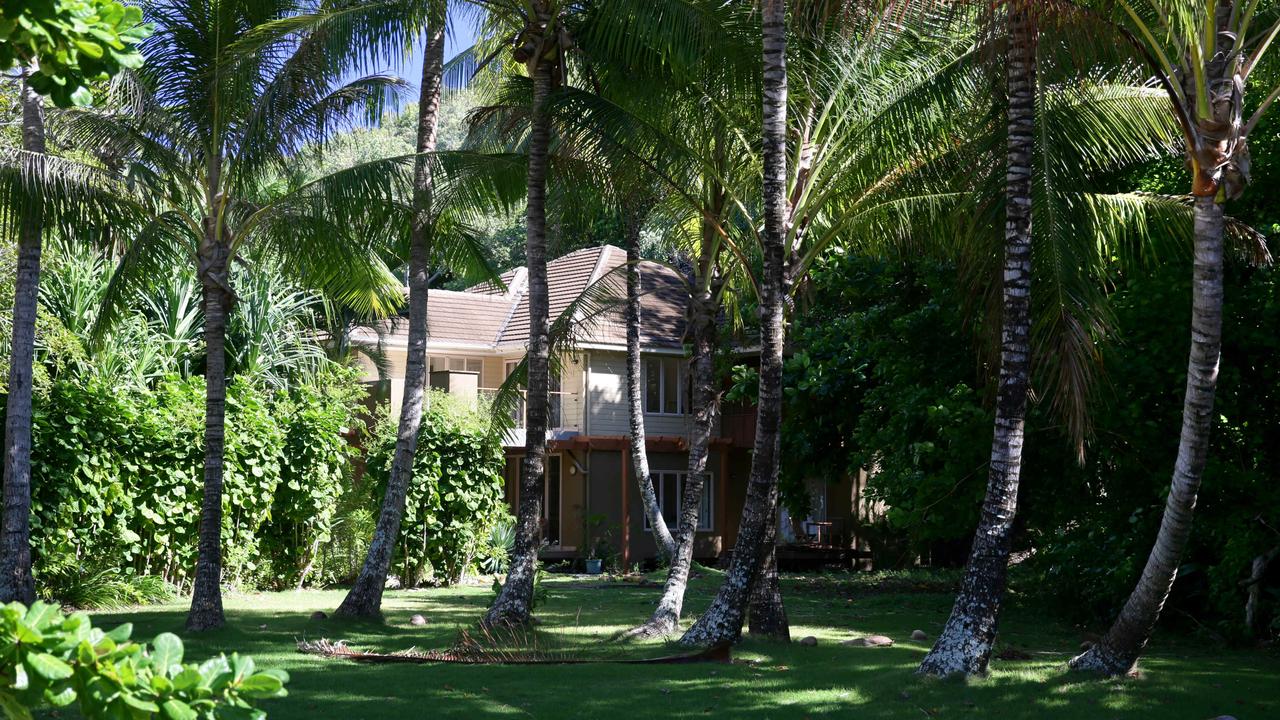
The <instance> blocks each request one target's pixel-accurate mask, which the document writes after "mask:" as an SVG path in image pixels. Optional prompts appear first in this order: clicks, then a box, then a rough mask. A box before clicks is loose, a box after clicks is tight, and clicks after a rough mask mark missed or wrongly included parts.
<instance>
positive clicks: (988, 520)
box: [919, 0, 1036, 677]
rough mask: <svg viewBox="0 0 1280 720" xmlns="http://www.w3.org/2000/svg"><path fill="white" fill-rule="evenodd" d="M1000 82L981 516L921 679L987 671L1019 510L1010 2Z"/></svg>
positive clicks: (1020, 237) (1016, 108)
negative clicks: (991, 421)
mask: <svg viewBox="0 0 1280 720" xmlns="http://www.w3.org/2000/svg"><path fill="white" fill-rule="evenodd" d="M1008 10H1009V57H1008V63H1007V65H1006V81H1007V88H1008V103H1009V110H1008V113H1009V116H1008V118H1009V131H1008V133H1009V137H1008V148H1007V152H1008V155H1007V168H1006V177H1007V181H1006V185H1005V214H1006V219H1005V240H1004V248H1005V249H1004V317H1003V318H1002V322H1003V326H1004V327H1003V340H1002V347H1001V353H1000V385H999V390H998V392H997V398H996V419H995V433H994V435H993V437H992V441H991V468H990V471H989V472H988V475H987V494H986V498H985V499H984V500H983V503H982V517H981V519H980V520H979V523H978V531H977V533H975V534H974V538H973V547H972V548H971V549H970V551H969V562H968V564H967V565H966V566H965V573H964V579H963V581H962V582H961V585H960V593H959V594H958V595H957V596H956V602H955V606H954V607H953V608H952V609H951V617H950V618H949V619H948V620H947V624H946V626H945V627H944V628H943V630H942V633H941V634H939V635H938V641H937V642H936V643H934V646H933V649H932V650H930V651H929V654H928V655H926V656H925V658H924V661H923V662H921V663H920V669H919V672H920V673H921V674H924V675H934V676H940V677H942V676H949V675H957V674H963V675H975V674H981V673H984V672H986V670H987V663H988V661H989V660H990V659H991V648H992V645H993V644H994V642H995V636H996V624H997V621H998V619H999V615H1000V604H1001V601H1002V600H1003V598H1004V592H1005V576H1006V574H1007V571H1008V566H1009V551H1010V545H1011V539H1012V535H1013V519H1014V514H1015V513H1016V512H1017V506H1018V479H1019V476H1020V473H1021V470H1022V442H1023V424H1024V421H1025V418H1026V408H1027V392H1028V388H1029V384H1030V367H1031V362H1030V358H1031V350H1030V342H1031V173H1032V162H1033V161H1032V146H1033V133H1034V129H1035V95H1036V41H1035V25H1034V23H1035V19H1034V17H1033V16H1032V14H1031V13H1032V12H1033V11H1032V10H1031V8H1030V6H1029V5H1028V4H1026V3H1025V2H1023V0H1016V1H1015V2H1012V3H1009V6H1008Z"/></svg>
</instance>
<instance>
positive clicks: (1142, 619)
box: [1071, 194, 1224, 675]
mask: <svg viewBox="0 0 1280 720" xmlns="http://www.w3.org/2000/svg"><path fill="white" fill-rule="evenodd" d="M1223 228H1224V221H1223V209H1222V205H1221V204H1219V203H1218V202H1217V201H1216V199H1215V196H1214V194H1208V195H1199V196H1197V197H1196V200H1195V269H1194V272H1193V282H1192V285H1191V287H1192V293H1191V356H1190V359H1189V361H1188V363H1187V389H1186V395H1185V396H1184V399H1183V405H1182V437H1181V438H1180V440H1179V442H1178V460H1177V463H1176V464H1175V465H1174V468H1173V482H1172V484H1171V485H1170V487H1169V497H1168V499H1167V500H1166V501H1165V506H1164V516H1163V517H1162V518H1161V519H1160V532H1159V534H1158V535H1157V536H1156V542H1155V546H1154V547H1152V548H1151V554H1150V555H1149V556H1148V557H1147V564H1146V567H1144V568H1143V570H1142V577H1141V579H1139V580H1138V584H1137V586H1136V587H1135V588H1134V589H1133V593H1132V594H1130V595H1129V600H1128V602H1126V603H1125V605H1124V609H1123V610H1121V611H1120V616H1119V617H1118V618H1116V621H1115V624H1113V625H1112V626H1111V629H1110V630H1109V631H1108V632H1107V634H1106V635H1105V636H1104V637H1103V638H1102V640H1101V642H1099V643H1098V644H1097V645H1094V646H1093V647H1092V648H1090V649H1089V650H1088V651H1086V652H1085V653H1083V654H1081V655H1079V656H1078V657H1076V658H1074V659H1072V660H1071V667H1072V668H1073V669H1075V670H1090V671H1097V672H1102V673H1105V674H1107V675H1123V674H1126V673H1128V672H1129V671H1130V670H1132V669H1133V667H1134V665H1135V664H1136V663H1137V662H1138V657H1139V656H1140V655H1141V654H1142V650H1143V648H1144V647H1146V644H1147V640H1148V639H1150V637H1151V631H1152V630H1153V629H1154V628H1155V624H1156V621H1158V620H1159V619H1160V610H1161V609H1162V608H1163V607H1164V602H1165V600H1166V599H1167V598H1168V597H1169V590H1170V589H1171V588H1172V587H1173V581H1174V579H1175V578H1176V577H1177V575H1178V564H1179V562H1181V558H1182V551H1183V549H1184V548H1185V547H1186V544H1187V538H1188V537H1189V536H1190V535H1191V519H1192V514H1193V512H1194V511H1195V506H1196V494H1197V493H1198V492H1199V490H1200V480H1201V477H1202V476H1203V474H1204V466H1205V460H1206V458H1207V457H1208V454H1209V430H1210V428H1211V427H1212V424H1213V397H1214V393H1215V391H1216V389H1217V385H1218V360H1219V356H1220V355H1221V346H1222V238H1223Z"/></svg>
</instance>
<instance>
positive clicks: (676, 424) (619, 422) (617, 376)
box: [587, 350, 719, 437]
mask: <svg viewBox="0 0 1280 720" xmlns="http://www.w3.org/2000/svg"><path fill="white" fill-rule="evenodd" d="M590 361H591V369H590V375H591V377H590V383H589V387H588V392H587V404H588V413H589V415H590V417H589V419H588V424H589V426H590V428H591V434H592V435H626V434H628V433H629V432H631V428H630V423H629V422H628V420H627V392H626V390H627V385H626V382H627V356H626V354H625V353H620V352H606V351H600V350H593V351H591V355H590ZM689 423H690V416H689V415H655V414H653V413H645V416H644V429H645V433H647V434H649V435H677V436H681V437H688V436H689ZM716 432H717V433H718V432H719V427H718V426H717V428H716Z"/></svg>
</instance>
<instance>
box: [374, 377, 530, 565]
mask: <svg viewBox="0 0 1280 720" xmlns="http://www.w3.org/2000/svg"><path fill="white" fill-rule="evenodd" d="M428 403H429V407H428V408H427V410H426V412H425V413H424V417H423V421H422V429H421V431H420V432H419V434H418V451H417V455H416V458H415V460H414V466H413V467H414V476H413V482H412V484H411V485H410V486H409V493H408V499H407V502H406V503H405V514H404V521H403V523H402V524H401V529H400V541H399V542H398V543H397V547H398V549H399V557H400V562H401V567H402V575H401V579H402V581H403V582H404V583H405V584H406V585H413V584H416V583H417V582H419V581H421V580H422V579H425V578H426V577H428V576H434V577H435V579H437V580H441V581H444V582H457V581H458V580H459V579H460V578H461V576H462V575H463V574H464V573H465V572H466V571H467V569H468V568H469V567H470V566H471V565H472V563H473V561H475V560H476V559H477V558H478V554H479V552H480V550H481V548H482V547H483V546H485V545H486V544H487V539H488V537H489V533H490V530H491V529H492V528H494V526H496V525H497V524H498V522H500V521H501V520H502V519H503V518H506V517H507V516H508V513H507V510H506V503H505V502H504V500H503V476H502V471H503V467H504V465H505V460H504V457H503V453H502V443H501V440H500V439H499V438H498V437H497V435H495V433H494V431H493V429H492V427H491V426H490V423H489V418H488V415H487V414H486V413H484V412H483V411H482V410H481V409H480V408H479V407H477V405H476V404H475V403H471V402H467V401H464V400H460V399H458V398H456V397H454V396H452V395H449V394H447V393H442V392H438V391H432V392H431V393H430V394H429V397H428ZM395 439H396V423H395V422H393V421H392V420H391V419H390V418H384V419H383V420H382V421H381V422H380V423H379V424H378V426H377V427H376V428H375V431H374V439H373V444H372V446H371V447H370V449H369V455H368V463H367V468H368V472H369V474H370V479H372V480H373V482H369V483H367V484H366V488H365V490H366V491H367V493H368V494H367V496H366V497H367V498H368V500H369V502H370V503H371V505H370V507H373V508H378V507H380V506H381V502H382V496H383V494H384V493H385V489H386V481H387V478H388V477H389V476H390V473H391V461H392V458H393V456H394V454H395Z"/></svg>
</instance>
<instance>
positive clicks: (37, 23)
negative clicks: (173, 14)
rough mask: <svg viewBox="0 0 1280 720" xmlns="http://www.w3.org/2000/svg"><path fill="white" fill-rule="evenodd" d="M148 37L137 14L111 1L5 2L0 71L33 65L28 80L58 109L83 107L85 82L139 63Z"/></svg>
mask: <svg viewBox="0 0 1280 720" xmlns="http://www.w3.org/2000/svg"><path fill="white" fill-rule="evenodd" d="M150 34H151V28H150V26H149V25H146V24H143V22H142V11H141V10H139V9H138V8H137V7H136V6H134V5H125V4H123V3H120V2H116V0H52V1H50V0H36V1H35V2H22V1H19V2H6V3H5V4H4V6H3V7H2V8H0V70H8V69H9V68H12V67H13V66H14V65H16V64H24V65H26V64H36V65H37V66H38V67H37V68H35V70H34V72H32V73H31V76H30V77H29V78H28V80H27V82H28V83H29V84H30V85H31V88H32V89H34V90H35V91H36V92H38V93H40V94H41V95H47V96H49V98H50V99H52V100H53V102H54V104H56V105H58V106H59V107H70V106H71V105H88V104H89V103H91V102H92V101H93V93H92V92H91V91H90V90H89V89H88V87H86V86H88V85H89V84H91V83H94V82H101V81H104V80H106V79H108V78H110V77H111V76H113V75H115V74H116V73H118V72H120V70H121V69H122V68H137V67H140V66H141V65H142V54H141V53H140V52H138V48H137V45H138V43H140V42H142V40H144V39H145V38H146V37H147V36H148V35H150Z"/></svg>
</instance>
